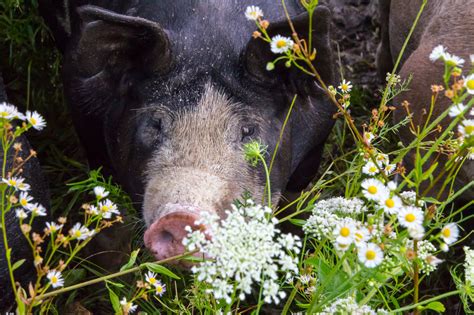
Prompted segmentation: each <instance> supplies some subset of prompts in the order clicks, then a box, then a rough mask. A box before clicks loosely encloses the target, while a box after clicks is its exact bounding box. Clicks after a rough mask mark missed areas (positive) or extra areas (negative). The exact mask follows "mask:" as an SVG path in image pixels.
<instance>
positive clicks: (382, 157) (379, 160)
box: [375, 153, 390, 165]
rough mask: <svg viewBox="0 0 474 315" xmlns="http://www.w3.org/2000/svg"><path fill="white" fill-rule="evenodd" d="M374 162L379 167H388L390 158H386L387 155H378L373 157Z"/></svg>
mask: <svg viewBox="0 0 474 315" xmlns="http://www.w3.org/2000/svg"><path fill="white" fill-rule="evenodd" d="M375 160H376V161H377V164H379V165H388V164H389V163H390V158H389V157H388V154H385V153H378V154H377V155H376V156H375Z"/></svg>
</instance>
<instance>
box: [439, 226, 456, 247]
mask: <svg viewBox="0 0 474 315" xmlns="http://www.w3.org/2000/svg"><path fill="white" fill-rule="evenodd" d="M458 237H459V227H458V226H457V224H456V223H449V224H447V225H445V226H444V227H443V228H442V229H441V238H442V239H443V241H444V242H445V243H446V244H448V245H451V244H453V243H454V242H456V241H457V240H458Z"/></svg>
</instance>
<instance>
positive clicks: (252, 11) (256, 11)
mask: <svg viewBox="0 0 474 315" xmlns="http://www.w3.org/2000/svg"><path fill="white" fill-rule="evenodd" d="M245 17H246V18H247V20H249V21H257V20H258V19H259V18H261V17H263V11H262V10H261V9H260V8H259V7H257V6H254V5H251V6H248V7H247V9H245Z"/></svg>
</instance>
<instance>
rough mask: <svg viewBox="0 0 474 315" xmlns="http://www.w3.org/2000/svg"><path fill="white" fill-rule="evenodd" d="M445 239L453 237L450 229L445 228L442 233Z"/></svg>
mask: <svg viewBox="0 0 474 315" xmlns="http://www.w3.org/2000/svg"><path fill="white" fill-rule="evenodd" d="M442 234H443V236H444V237H450V236H451V230H450V229H448V228H444V229H443V232H442Z"/></svg>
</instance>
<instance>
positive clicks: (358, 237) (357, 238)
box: [355, 232, 364, 241]
mask: <svg viewBox="0 0 474 315" xmlns="http://www.w3.org/2000/svg"><path fill="white" fill-rule="evenodd" d="M355 237H356V241H362V238H364V236H363V235H362V234H361V233H359V232H356V233H355Z"/></svg>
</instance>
